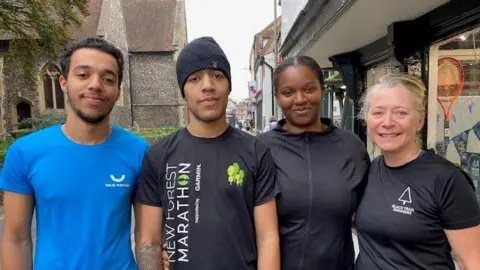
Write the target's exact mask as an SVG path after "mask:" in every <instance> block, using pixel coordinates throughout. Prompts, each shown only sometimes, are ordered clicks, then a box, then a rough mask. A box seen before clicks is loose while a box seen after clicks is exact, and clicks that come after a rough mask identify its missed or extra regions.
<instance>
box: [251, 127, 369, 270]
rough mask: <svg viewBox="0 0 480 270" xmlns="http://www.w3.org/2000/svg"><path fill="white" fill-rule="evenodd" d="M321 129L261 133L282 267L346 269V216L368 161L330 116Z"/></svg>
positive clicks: (349, 263) (349, 252) (350, 252)
mask: <svg viewBox="0 0 480 270" xmlns="http://www.w3.org/2000/svg"><path fill="white" fill-rule="evenodd" d="M322 123H323V124H324V125H326V126H327V128H326V130H324V131H323V132H321V133H317V132H306V133H302V134H292V133H289V132H287V131H284V130H282V128H281V127H282V126H283V125H284V124H285V121H280V123H279V125H280V128H277V129H275V130H273V131H269V132H267V133H264V134H261V135H260V138H261V139H262V140H264V141H265V142H266V143H267V145H268V146H269V147H270V150H271V151H272V154H273V157H274V161H275V165H276V167H277V179H278V184H279V187H280V195H279V196H278V197H277V208H278V218H279V230H280V243H281V265H282V270H313V269H315V270H317V269H325V270H351V269H353V268H354V259H355V252H354V248H353V240H352V231H351V225H352V215H353V213H355V211H356V209H357V203H358V200H359V198H360V197H361V193H362V191H363V183H364V182H363V179H364V178H365V176H366V174H367V171H368V166H369V164H370V159H369V157H368V154H367V151H366V149H365V145H364V144H363V142H362V141H361V140H360V139H359V138H358V137H357V136H356V135H355V134H353V133H352V132H349V131H346V130H343V129H338V128H335V127H334V126H333V125H332V123H331V120H329V119H322Z"/></svg>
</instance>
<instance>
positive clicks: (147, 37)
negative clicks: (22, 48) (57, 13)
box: [0, 0, 177, 52]
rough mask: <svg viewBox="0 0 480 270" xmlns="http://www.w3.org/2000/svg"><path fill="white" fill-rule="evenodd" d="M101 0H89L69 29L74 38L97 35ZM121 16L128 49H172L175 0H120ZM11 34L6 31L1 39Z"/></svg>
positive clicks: (136, 50) (168, 50) (8, 37)
mask: <svg viewBox="0 0 480 270" xmlns="http://www.w3.org/2000/svg"><path fill="white" fill-rule="evenodd" d="M103 1H111V0H90V1H89V7H88V12H89V15H88V16H87V17H86V18H85V19H84V20H83V22H82V26H81V27H79V28H75V29H74V30H73V31H72V38H73V39H80V38H84V37H88V36H96V35H97V34H98V33H99V29H98V27H99V22H100V16H101V11H102V4H103ZM121 2H122V7H123V14H122V15H123V18H124V21H125V26H126V31H127V44H128V51H129V52H171V51H174V50H175V48H174V46H173V45H174V28H175V18H176V7H177V0H161V1H159V0H121ZM12 38H13V37H12V36H11V35H9V34H7V33H4V34H3V35H0V41H1V40H10V39H12Z"/></svg>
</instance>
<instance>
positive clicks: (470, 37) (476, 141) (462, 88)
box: [427, 27, 480, 201]
mask: <svg viewBox="0 0 480 270" xmlns="http://www.w3.org/2000/svg"><path fill="white" fill-rule="evenodd" d="M429 53H430V57H429V58H430V63H429V89H428V95H429V100H428V103H429V104H428V105H429V111H428V123H429V126H428V134H427V135H428V146H429V147H430V148H434V149H435V151H436V152H437V154H439V155H441V156H443V157H446V158H447V159H448V160H450V161H451V162H453V163H455V164H456V165H457V166H460V167H461V168H462V169H463V170H464V171H465V172H467V173H468V174H470V176H471V177H472V179H473V181H474V183H475V186H476V187H477V198H478V199H479V201H480V190H479V188H478V183H479V181H480V172H479V171H480V168H479V164H480V27H479V28H476V29H474V30H471V31H468V32H465V33H462V34H460V35H458V36H455V37H453V38H451V39H449V40H446V41H443V42H441V43H438V44H434V45H433V46H431V48H430V52H429Z"/></svg>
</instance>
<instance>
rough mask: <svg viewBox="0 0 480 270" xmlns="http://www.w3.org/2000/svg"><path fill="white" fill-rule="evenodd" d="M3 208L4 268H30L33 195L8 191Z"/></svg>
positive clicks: (4, 269) (20, 269)
mask: <svg viewBox="0 0 480 270" xmlns="http://www.w3.org/2000/svg"><path fill="white" fill-rule="evenodd" d="M3 209H4V212H5V219H4V223H3V238H2V244H1V253H2V256H1V258H2V269H3V270H30V269H32V237H31V228H32V227H31V226H32V215H33V197H32V196H30V195H23V194H17V193H13V192H8V191H6V192H4V194H3Z"/></svg>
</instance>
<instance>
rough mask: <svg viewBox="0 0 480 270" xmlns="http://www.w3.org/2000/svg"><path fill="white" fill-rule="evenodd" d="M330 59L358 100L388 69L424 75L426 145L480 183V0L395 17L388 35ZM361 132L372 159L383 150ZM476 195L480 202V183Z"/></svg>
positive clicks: (388, 29)
mask: <svg viewBox="0 0 480 270" xmlns="http://www.w3.org/2000/svg"><path fill="white" fill-rule="evenodd" d="M330 60H331V61H332V62H333V65H334V67H335V68H337V69H338V70H340V72H341V73H342V75H343V77H344V81H345V83H346V85H347V86H349V87H351V90H352V93H354V94H355V96H354V97H353V98H354V99H355V100H356V101H357V102H358V100H359V98H360V97H361V95H362V94H363V93H364V92H365V91H367V90H368V88H369V87H370V86H372V85H373V84H374V83H375V82H376V81H377V80H378V78H380V77H381V76H382V75H384V74H388V73H395V72H398V73H400V72H401V73H405V72H407V73H410V74H413V75H415V76H417V77H418V78H420V79H422V81H423V82H424V83H425V85H426V86H427V90H428V93H427V95H428V105H427V111H428V113H427V121H426V125H425V128H424V131H423V132H422V135H423V138H422V143H423V147H425V148H430V149H434V150H435V151H436V153H437V154H439V155H441V156H443V157H445V158H447V159H448V160H450V161H451V162H453V163H454V164H456V165H457V166H460V167H461V168H462V169H463V170H464V171H465V172H467V173H468V174H469V175H470V176H471V177H472V179H473V180H474V183H475V185H476V186H477V187H478V184H479V182H480V3H474V1H450V2H448V3H447V4H444V5H442V6H440V7H438V8H436V9H434V10H432V11H430V12H428V13H426V14H424V15H422V16H420V17H418V18H416V19H413V20H408V21H398V22H394V23H392V24H390V25H389V26H388V27H387V35H386V36H384V37H382V38H380V39H378V40H376V41H374V42H372V43H370V44H368V45H366V46H363V47H361V48H358V49H356V50H354V51H351V52H347V53H341V54H337V55H333V56H331V57H330ZM357 121H359V123H358V125H359V126H360V125H361V123H360V120H357ZM357 130H358V129H357ZM357 134H358V135H359V136H360V137H362V138H363V139H364V140H365V142H366V144H367V149H368V151H369V154H370V156H371V157H372V158H373V157H375V156H377V155H379V154H380V151H379V150H378V148H376V147H375V145H373V144H372V143H371V141H370V140H369V139H368V136H367V135H366V133H365V132H364V130H361V132H360V133H357ZM477 196H478V199H479V202H480V189H478V188H477Z"/></svg>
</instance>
